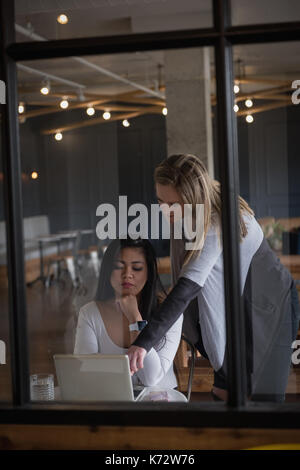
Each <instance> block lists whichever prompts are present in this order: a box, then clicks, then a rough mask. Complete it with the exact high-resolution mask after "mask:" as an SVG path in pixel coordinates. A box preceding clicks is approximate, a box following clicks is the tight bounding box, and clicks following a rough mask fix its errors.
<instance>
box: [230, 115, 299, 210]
mask: <svg viewBox="0 0 300 470" xmlns="http://www.w3.org/2000/svg"><path fill="white" fill-rule="evenodd" d="M299 130H300V106H289V107H286V108H279V109H275V110H272V111H268V112H263V113H258V114H255V115H254V122H253V123H252V124H248V123H247V122H245V119H244V118H239V119H238V138H239V165H240V191H241V194H242V195H243V196H244V197H245V198H246V199H247V201H249V203H250V205H251V207H252V208H253V209H254V211H255V213H256V216H257V217H264V216H268V215H272V216H274V217H277V218H279V217H298V216H300V184H299V180H300V158H299V152H298V140H299V139H298V135H299Z"/></svg>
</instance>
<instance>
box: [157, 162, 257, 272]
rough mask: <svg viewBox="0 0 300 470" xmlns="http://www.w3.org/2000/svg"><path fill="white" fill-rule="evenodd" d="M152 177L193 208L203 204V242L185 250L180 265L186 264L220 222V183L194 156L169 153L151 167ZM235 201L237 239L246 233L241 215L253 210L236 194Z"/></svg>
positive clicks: (197, 252) (251, 213)
mask: <svg viewBox="0 0 300 470" xmlns="http://www.w3.org/2000/svg"><path fill="white" fill-rule="evenodd" d="M154 180H155V183H158V184H161V185H172V186H173V187H174V188H175V189H176V191H177V192H178V193H179V194H180V196H181V198H182V201H183V203H184V204H191V205H192V207H193V210H195V208H196V207H197V206H196V204H204V231H203V241H202V243H201V246H200V245H199V246H197V249H195V250H191V251H187V252H186V256H185V259H184V264H186V263H187V262H188V261H189V260H190V259H191V258H192V257H195V256H197V255H198V254H199V252H200V251H199V250H201V249H202V247H203V243H204V240H205V238H206V235H207V232H208V230H209V227H210V225H211V224H212V223H213V222H214V221H216V219H218V220H219V221H221V188H220V183H219V182H218V181H216V180H213V179H212V178H211V177H210V176H209V174H208V172H207V170H206V168H205V166H204V164H203V163H202V162H201V160H200V159H199V158H198V157H196V156H195V155H190V154H179V155H171V156H170V157H168V158H166V159H165V160H163V161H162V162H161V163H160V164H159V165H158V166H157V167H156V169H155V173H154ZM238 204H239V226H240V240H242V239H243V238H244V237H245V236H246V235H247V233H248V230H247V226H246V224H245V222H244V219H243V217H242V215H243V214H244V213H248V214H249V215H252V216H253V215H254V212H253V210H252V209H251V208H250V207H249V205H248V204H247V202H246V201H245V200H244V199H243V198H241V197H240V196H239V197H238ZM219 225H220V224H219Z"/></svg>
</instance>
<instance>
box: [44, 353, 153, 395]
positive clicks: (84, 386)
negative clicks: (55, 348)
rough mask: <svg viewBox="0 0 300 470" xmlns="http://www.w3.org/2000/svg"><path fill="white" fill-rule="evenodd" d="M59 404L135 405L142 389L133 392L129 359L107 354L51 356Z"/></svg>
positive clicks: (123, 356)
mask: <svg viewBox="0 0 300 470" xmlns="http://www.w3.org/2000/svg"><path fill="white" fill-rule="evenodd" d="M53 359H54V363H55V369H56V376H57V380H58V385H59V389H60V397H61V400H67V401H136V400H138V399H140V398H141V395H142V393H143V390H144V388H143V387H137V388H136V389H134V388H133V385H132V380H131V375H130V368H129V358H128V356H126V355H110V354H82V355H73V354H55V355H54V356H53Z"/></svg>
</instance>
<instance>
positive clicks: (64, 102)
mask: <svg viewBox="0 0 300 470" xmlns="http://www.w3.org/2000/svg"><path fill="white" fill-rule="evenodd" d="M59 106H60V107H61V108H62V109H67V107H68V106H69V101H68V100H66V99H63V100H61V102H60V103H59Z"/></svg>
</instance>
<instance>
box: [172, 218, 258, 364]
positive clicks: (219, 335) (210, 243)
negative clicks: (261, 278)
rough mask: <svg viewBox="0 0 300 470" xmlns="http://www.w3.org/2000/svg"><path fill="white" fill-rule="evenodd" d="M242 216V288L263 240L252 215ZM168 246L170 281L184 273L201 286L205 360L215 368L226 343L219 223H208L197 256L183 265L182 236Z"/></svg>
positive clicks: (199, 302) (201, 322) (200, 305)
mask: <svg viewBox="0 0 300 470" xmlns="http://www.w3.org/2000/svg"><path fill="white" fill-rule="evenodd" d="M243 217H244V221H245V223H246V225H247V229H248V233H247V235H246V237H245V238H243V240H242V241H241V242H240V275H241V289H242V292H243V289H244V285H245V281H246V277H247V273H248V269H249V266H250V263H251V260H252V258H253V256H254V254H255V253H256V251H257V250H258V248H259V247H260V245H261V242H262V240H263V231H262V229H261V227H260V225H259V224H258V222H257V221H256V219H255V218H254V217H253V216H251V215H250V214H249V215H248V214H246V215H244V216H243ZM171 249H172V263H173V259H174V262H175V266H174V267H175V268H177V269H175V270H174V269H173V282H174V281H175V282H176V281H177V280H178V278H179V277H185V278H187V279H190V280H192V281H194V282H196V283H197V284H199V285H200V286H201V287H202V289H201V291H200V293H199V295H198V308H199V323H200V327H201V333H202V340H203V345H204V348H205V350H206V352H207V355H208V357H209V360H210V362H211V364H212V366H213V368H214V370H216V371H217V370H218V369H220V368H221V367H222V364H223V361H224V355H225V346H226V317H225V295H224V277H223V276H224V274H223V248H222V234H221V233H220V226H219V225H218V224H215V225H211V227H210V229H209V231H208V233H207V236H206V239H205V242H204V246H203V249H202V250H201V252H200V254H199V256H198V257H197V258H195V259H193V260H191V261H190V262H189V263H188V264H187V265H185V266H183V267H182V263H183V257H184V256H183V255H184V240H174V239H172V248H171ZM178 260H179V262H178ZM178 268H179V269H180V272H179V269H178ZM174 273H175V276H174ZM176 274H177V275H176ZM174 277H175V279H174Z"/></svg>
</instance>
